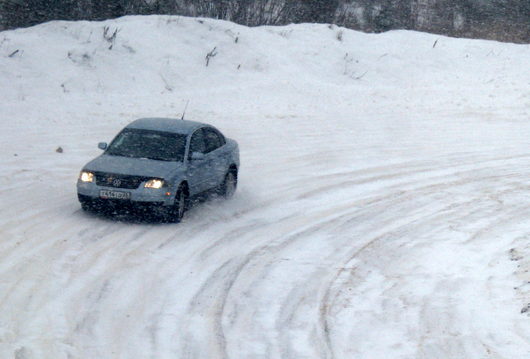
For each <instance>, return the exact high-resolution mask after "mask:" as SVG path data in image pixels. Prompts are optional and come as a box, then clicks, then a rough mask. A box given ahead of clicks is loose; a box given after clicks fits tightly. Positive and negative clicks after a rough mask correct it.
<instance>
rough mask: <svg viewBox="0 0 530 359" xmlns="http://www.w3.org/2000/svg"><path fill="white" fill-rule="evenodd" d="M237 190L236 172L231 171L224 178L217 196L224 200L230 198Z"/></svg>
mask: <svg viewBox="0 0 530 359" xmlns="http://www.w3.org/2000/svg"><path fill="white" fill-rule="evenodd" d="M236 189H237V171H236V170H234V169H231V170H230V171H228V173H227V174H226V176H225V179H224V180H223V183H222V184H221V188H220V189H219V194H220V195H221V196H223V197H224V198H226V199H228V198H231V197H232V196H233V195H234V193H235V192H236Z"/></svg>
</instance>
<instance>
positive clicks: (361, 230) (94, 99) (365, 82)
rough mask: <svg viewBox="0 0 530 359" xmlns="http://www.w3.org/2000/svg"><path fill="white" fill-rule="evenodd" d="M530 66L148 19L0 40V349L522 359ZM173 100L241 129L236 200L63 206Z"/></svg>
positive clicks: (528, 250) (173, 106) (397, 44)
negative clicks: (122, 132)
mask: <svg viewBox="0 0 530 359" xmlns="http://www.w3.org/2000/svg"><path fill="white" fill-rule="evenodd" d="M105 29H107V30H105ZM115 31H116V35H115V37H114V38H113V34H114V33H115ZM208 53H211V54H212V55H214V54H215V55H214V56H210V59H209V63H208V66H206V62H207V61H206V60H207V54H208ZM529 60H530V46H528V45H513V44H505V43H497V42H492V41H478V40H461V39H453V38H447V37H443V36H437V35H428V34H423V33H416V32H407V31H393V32H388V33H385V34H379V35H374V34H364V33H359V32H355V31H350V30H346V29H341V28H337V27H334V26H326V25H314V24H303V25H291V26H286V27H258V28H247V27H244V26H239V25H236V24H233V23H229V22H223V21H215V20H211V19H193V18H184V17H167V16H150V17H125V18H121V19H117V20H112V21H106V22H90V23H89V22H75V23H69V22H52V23H47V24H44V25H40V26H36V27H33V28H29V29H21V30H16V31H5V32H0V96H1V101H0V121H1V128H2V131H1V132H0V144H1V147H0V148H1V151H0V164H1V168H2V173H1V174H0V184H2V187H1V188H0V201H1V203H2V206H1V207H0V218H1V219H0V258H1V259H2V260H1V261H0V357H2V358H4V357H5V358H12V357H15V358H17V359H20V358H25V359H29V358H54V359H59V358H148V357H156V358H367V359H374V358H393V359H398V358H451V359H453V358H510V359H519V358H521V359H522V358H528V356H529V355H530V344H529V343H530V317H529V316H528V315H527V314H528V312H530V310H528V309H526V308H527V305H528V304H529V303H530V286H529V285H528V283H529V282H530V277H529V275H528V270H530V245H529V240H528V239H529V238H530V230H529V227H530V222H529V221H528V216H527V213H528V212H529V211H530V191H529V188H530V187H529V186H528V183H529V178H530V150H529V148H530V147H529V142H530V141H529V138H530V122H529V121H528V120H529V119H530V72H529V71H528V63H529ZM188 100H189V101H190V105H189V108H188V111H187V114H186V117H187V118H188V119H193V120H197V121H203V122H208V123H212V124H213V125H215V126H216V127H218V128H219V129H221V130H222V131H223V132H225V133H226V134H227V135H228V136H229V137H232V138H235V139H237V140H238V141H239V144H240V147H241V157H242V169H241V174H240V180H241V182H240V188H239V190H238V193H237V194H236V197H235V198H234V199H233V200H231V201H228V202H222V201H210V202H206V203H204V204H201V205H199V206H197V207H195V208H193V209H192V210H191V211H190V212H189V213H188V215H187V217H186V219H185V220H184V222H183V223H180V224H178V225H160V224H158V225H157V224H148V223H131V222H128V221H125V222H120V221H116V220H111V219H105V218H100V217H97V216H91V215H87V214H85V213H83V212H81V211H80V209H79V205H78V203H77V199H76V193H75V181H76V176H77V174H78V171H79V170H80V169H81V166H82V165H83V164H84V163H85V162H86V161H88V160H89V159H90V158H92V157H94V156H95V155H97V154H98V153H99V150H98V149H97V148H96V146H95V144H96V143H97V142H98V141H108V140H110V139H111V138H112V137H113V136H114V135H115V134H116V132H117V131H118V130H119V129H120V128H121V127H122V126H124V125H125V124H127V123H128V122H130V121H132V120H133V119H135V118H138V117H142V116H171V117H176V116H180V115H181V113H182V110H183V108H184V106H185V104H186V102H187V101H188ZM58 146H61V147H62V148H63V149H64V152H63V153H57V152H55V149H56V148H57V147H58ZM521 312H523V313H521Z"/></svg>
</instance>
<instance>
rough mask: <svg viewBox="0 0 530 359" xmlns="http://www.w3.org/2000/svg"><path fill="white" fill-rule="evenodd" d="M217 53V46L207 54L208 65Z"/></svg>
mask: <svg viewBox="0 0 530 359" xmlns="http://www.w3.org/2000/svg"><path fill="white" fill-rule="evenodd" d="M216 55H217V46H216V47H214V48H213V49H212V51H210V52H209V53H207V54H206V67H208V65H209V64H210V59H211V58H212V57H215V56H216Z"/></svg>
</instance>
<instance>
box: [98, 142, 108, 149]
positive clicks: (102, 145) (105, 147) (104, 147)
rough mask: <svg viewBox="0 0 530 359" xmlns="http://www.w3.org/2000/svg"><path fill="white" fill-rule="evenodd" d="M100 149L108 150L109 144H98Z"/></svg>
mask: <svg viewBox="0 0 530 359" xmlns="http://www.w3.org/2000/svg"><path fill="white" fill-rule="evenodd" d="M98 148H99V149H100V150H106V149H107V142H100V143H98Z"/></svg>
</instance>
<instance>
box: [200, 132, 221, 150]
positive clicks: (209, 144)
mask: <svg viewBox="0 0 530 359" xmlns="http://www.w3.org/2000/svg"><path fill="white" fill-rule="evenodd" d="M204 137H205V140H206V153H209V152H212V151H214V150H216V149H218V148H219V147H221V146H222V145H224V139H223V138H221V136H220V135H219V134H218V133H217V132H216V131H215V130H213V129H211V128H205V129H204Z"/></svg>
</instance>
